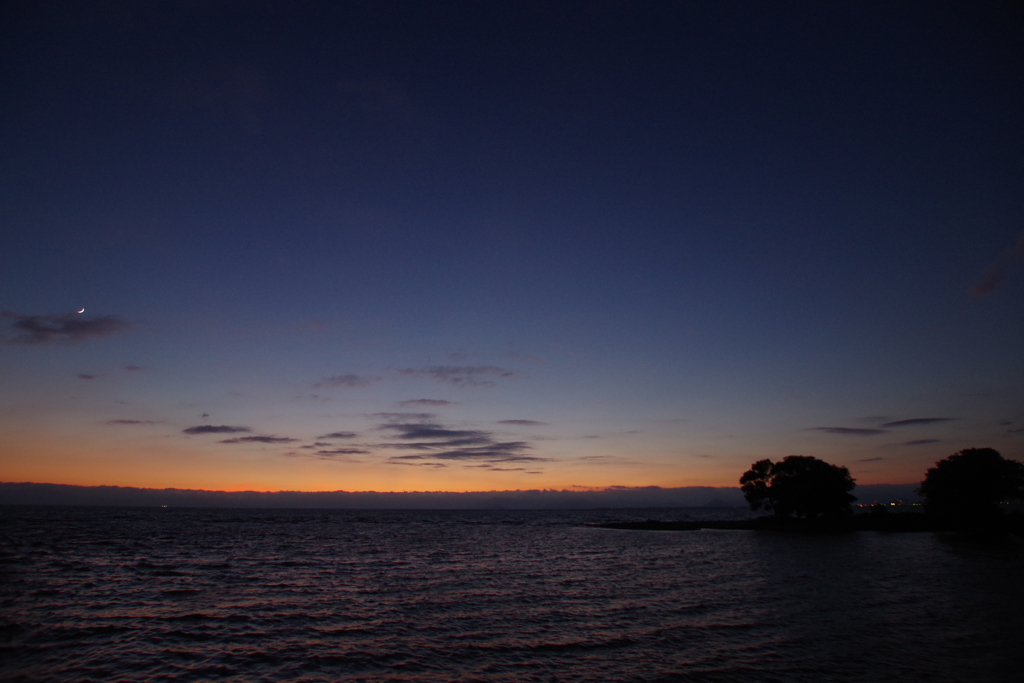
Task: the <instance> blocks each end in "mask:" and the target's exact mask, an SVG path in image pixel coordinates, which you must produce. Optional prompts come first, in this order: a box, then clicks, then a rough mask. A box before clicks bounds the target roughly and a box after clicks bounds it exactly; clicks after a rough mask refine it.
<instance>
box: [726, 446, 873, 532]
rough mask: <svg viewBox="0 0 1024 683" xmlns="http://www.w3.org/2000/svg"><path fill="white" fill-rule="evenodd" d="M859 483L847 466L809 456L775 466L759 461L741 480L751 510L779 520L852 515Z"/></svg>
mask: <svg viewBox="0 0 1024 683" xmlns="http://www.w3.org/2000/svg"><path fill="white" fill-rule="evenodd" d="M854 486H856V484H855V483H854V480H853V477H851V476H850V471H849V470H848V469H846V468H845V467H840V466H838V465H830V464H829V463H827V462H825V461H824V460H819V459H818V458H812V457H810V456H806V455H789V456H786V457H785V458H783V459H782V460H780V461H779V462H776V463H773V462H772V461H771V460H759V461H758V462H755V463H754V464H753V465H751V466H750V469H749V470H748V471H747V472H745V473H744V474H743V476H742V477H740V489H741V490H742V491H743V496H744V497H745V498H746V499H747V502H748V503H749V504H750V509H751V510H760V509H765V510H769V511H771V512H773V513H774V514H775V516H776V517H791V516H794V515H795V516H797V517H804V518H807V519H822V518H830V519H835V518H841V517H845V516H848V515H849V514H850V512H851V511H850V503H852V502H853V501H855V500H857V498H856V496H853V495H850V491H852V490H853V488H854Z"/></svg>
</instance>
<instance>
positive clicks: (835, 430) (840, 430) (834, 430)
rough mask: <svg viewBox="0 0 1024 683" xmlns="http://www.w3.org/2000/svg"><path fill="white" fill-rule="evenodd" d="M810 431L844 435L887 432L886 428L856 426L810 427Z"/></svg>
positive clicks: (868, 434) (867, 434)
mask: <svg viewBox="0 0 1024 683" xmlns="http://www.w3.org/2000/svg"><path fill="white" fill-rule="evenodd" d="M807 431H809V432H826V433H828V434H840V435H842V436H873V435H875V434H885V430H884V429H858V428H856V427H808V428H807Z"/></svg>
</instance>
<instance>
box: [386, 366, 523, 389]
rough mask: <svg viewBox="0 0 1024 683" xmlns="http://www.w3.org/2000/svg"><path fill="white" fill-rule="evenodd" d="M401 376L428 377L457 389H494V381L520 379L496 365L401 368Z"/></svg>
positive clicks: (515, 374) (516, 374)
mask: <svg viewBox="0 0 1024 683" xmlns="http://www.w3.org/2000/svg"><path fill="white" fill-rule="evenodd" d="M398 373H399V374H401V375H410V376H413V377H426V378H428V379H433V380H435V381H437V382H442V383H444V384H451V385H453V386H457V387H493V386H496V383H495V382H494V381H493V379H490V378H494V379H501V378H505V377H518V376H520V373H518V372H513V371H512V370H506V369H505V368H499V367H497V366H495V365H432V366H429V367H425V368H419V369H416V368H404V369H403V368H399V369H398Z"/></svg>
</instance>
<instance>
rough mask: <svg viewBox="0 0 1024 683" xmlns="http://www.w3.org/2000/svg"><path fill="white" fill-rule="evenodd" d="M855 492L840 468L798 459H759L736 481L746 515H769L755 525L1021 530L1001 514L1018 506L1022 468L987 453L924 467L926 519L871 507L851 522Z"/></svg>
mask: <svg viewBox="0 0 1024 683" xmlns="http://www.w3.org/2000/svg"><path fill="white" fill-rule="evenodd" d="M855 486H856V483H855V481H854V479H853V477H851V476H850V471H849V470H848V469H847V468H845V467H841V466H839V465H831V464H829V463H827V462H824V461H823V460H819V459H817V458H813V457H808V456H803V455H790V456H788V457H786V458H783V459H782V460H780V461H779V462H772V461H771V460H760V461H758V462H755V463H754V464H753V465H751V467H750V469H749V470H748V471H747V472H745V473H744V474H743V476H742V477H740V488H741V490H742V491H743V496H744V498H746V500H747V503H749V505H750V509H751V510H755V511H756V510H765V511H768V512H771V513H772V516H771V517H768V518H762V519H760V520H758V524H759V525H761V528H780V529H806V530H832V529H878V530H889V531H923V530H956V531H967V532H997V533H1000V532H1005V531H1013V532H1015V533H1019V532H1021V531H1022V530H1024V515H1022V514H1021V513H1020V512H1014V513H1013V514H1007V513H1006V507H1007V504H1008V503H1010V502H1011V501H1014V500H1024V464H1022V463H1019V462H1017V461H1016V460H1007V459H1006V458H1004V457H1003V456H1002V455H1001V454H1000V453H999V452H998V451H996V450H994V449H992V448H967V449H964V450H962V451H959V452H957V453H954V454H953V455H950V456H949V457H948V458H944V459H942V460H940V461H939V462H937V463H935V467H932V468H929V469H928V470H927V472H925V476H924V480H923V481H922V482H921V485H920V486H919V487H918V488H917V490H916V493H917V494H918V495H920V496H921V498H922V500H923V504H924V511H925V513H926V514H925V515H917V514H913V513H897V514H893V513H890V512H889V510H888V508H886V507H885V506H882V505H876V506H874V508H873V509H872V511H871V514H870V515H860V516H854V515H853V514H852V509H851V507H850V505H851V503H853V501H855V500H857V498H856V496H854V495H853V494H852V493H851V491H853V490H854V488H855Z"/></svg>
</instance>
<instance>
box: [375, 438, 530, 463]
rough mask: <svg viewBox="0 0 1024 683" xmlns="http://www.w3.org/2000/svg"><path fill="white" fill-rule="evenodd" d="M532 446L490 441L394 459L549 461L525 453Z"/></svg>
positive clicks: (521, 442)
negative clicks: (485, 443)
mask: <svg viewBox="0 0 1024 683" xmlns="http://www.w3.org/2000/svg"><path fill="white" fill-rule="evenodd" d="M528 448H530V446H529V445H528V444H527V443H526V442H525V441H506V442H504V443H490V444H487V445H485V446H476V447H470V448H455V449H452V450H447V451H439V452H435V453H423V454H418V455H396V456H394V457H393V458H391V459H392V460H486V461H488V462H492V463H494V462H548V461H549V459H548V458H541V457H537V456H531V455H523V454H522V451H523V450H526V449H528Z"/></svg>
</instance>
